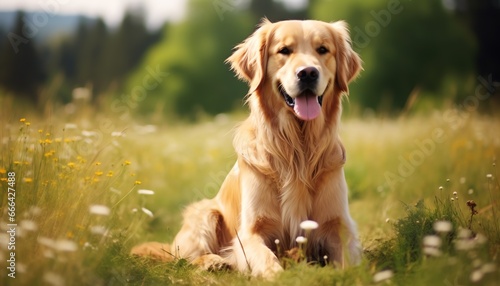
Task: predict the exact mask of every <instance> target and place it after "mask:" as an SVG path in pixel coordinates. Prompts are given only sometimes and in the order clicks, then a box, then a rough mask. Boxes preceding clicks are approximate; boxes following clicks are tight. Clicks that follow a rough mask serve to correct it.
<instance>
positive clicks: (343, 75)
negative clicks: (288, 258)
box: [330, 21, 362, 93]
mask: <svg viewBox="0 0 500 286" xmlns="http://www.w3.org/2000/svg"><path fill="white" fill-rule="evenodd" d="M330 27H331V29H332V32H333V34H334V35H333V36H334V39H335V42H336V43H335V44H336V45H337V54H336V61H337V75H336V84H337V85H338V87H339V89H340V91H342V92H345V93H349V87H348V84H349V82H351V81H352V80H353V79H354V78H356V76H357V75H358V73H359V72H360V71H361V70H362V67H361V59H360V58H359V56H358V54H357V53H356V52H355V51H354V50H353V49H352V46H351V37H350V36H349V30H348V28H347V24H346V22H344V21H337V22H334V23H331V24H330Z"/></svg>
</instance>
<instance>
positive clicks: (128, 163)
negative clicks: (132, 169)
mask: <svg viewBox="0 0 500 286" xmlns="http://www.w3.org/2000/svg"><path fill="white" fill-rule="evenodd" d="M130 164H132V162H130V161H129V160H125V162H123V165H125V166H128V165H130Z"/></svg>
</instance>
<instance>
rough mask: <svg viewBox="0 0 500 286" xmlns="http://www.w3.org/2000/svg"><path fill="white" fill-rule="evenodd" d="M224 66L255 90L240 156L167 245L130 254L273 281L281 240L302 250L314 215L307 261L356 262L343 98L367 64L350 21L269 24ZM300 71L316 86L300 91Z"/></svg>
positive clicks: (239, 138) (239, 141)
mask: <svg viewBox="0 0 500 286" xmlns="http://www.w3.org/2000/svg"><path fill="white" fill-rule="evenodd" d="M227 62H228V63H230V64H231V67H232V69H233V70H234V71H235V73H236V74H237V76H238V77H239V78H241V79H242V80H244V81H246V82H248V84H249V86H250V91H249V94H248V98H247V102H248V105H249V107H250V115H249V117H248V119H247V120H246V121H244V122H243V123H242V124H241V125H240V126H239V128H238V129H237V132H236V136H235V138H234V144H233V145H234V148H235V150H236V152H237V154H238V160H237V162H236V164H235V165H234V167H233V169H232V170H231V172H230V173H229V174H228V176H227V178H226V180H225V181H224V183H223V184H222V186H221V189H220V191H219V193H218V194H217V196H216V197H215V198H213V199H206V200H202V201H200V202H197V203H194V204H192V205H191V206H189V207H188V208H187V209H186V210H185V212H184V223H183V226H182V228H181V230H180V231H179V233H178V234H177V236H176V238H175V240H174V242H173V243H172V244H171V245H170V246H169V245H167V244H161V243H157V242H150V243H145V244H142V245H139V246H136V247H134V248H133V249H132V254H135V255H141V256H142V255H145V256H153V257H155V258H157V259H161V260H165V261H168V260H171V259H172V258H173V257H174V256H176V257H183V258H186V259H188V260H190V261H191V262H192V263H194V264H197V265H200V266H201V267H203V268H206V269H208V268H210V267H219V266H221V265H229V266H230V267H232V268H235V269H238V270H239V271H242V272H247V271H249V272H250V273H251V274H252V275H254V276H263V277H266V278H271V277H273V276H274V275H275V274H276V273H277V272H279V271H281V270H282V267H281V265H280V263H279V261H278V259H277V257H276V254H275V253H276V245H275V240H276V239H279V241H280V248H281V249H282V250H287V249H291V248H293V247H296V242H295V239H296V237H297V236H299V235H303V234H304V232H303V230H301V229H300V226H299V224H300V223H301V222H302V221H304V220H308V219H309V220H314V221H316V222H318V223H319V228H318V229H316V230H313V231H312V232H311V234H310V235H309V237H308V244H307V245H308V250H307V254H308V258H309V259H312V260H322V259H323V256H324V255H327V256H328V257H329V258H328V259H329V260H330V261H335V262H336V263H337V264H338V265H340V266H341V267H343V266H344V265H347V264H349V263H350V264H356V263H358V262H359V261H360V255H361V248H360V244H359V241H358V238H357V231H356V225H355V223H354V222H353V220H352V218H351V216H350V214H349V207H348V202H347V185H346V182H345V178H344V172H343V165H344V163H345V151H344V147H343V146H342V143H341V141H340V139H339V137H338V127H339V120H340V114H341V100H342V94H344V93H347V92H348V87H347V86H348V83H349V82H350V81H351V80H352V79H354V78H355V77H356V75H357V74H358V72H359V71H360V69H361V61H360V59H359V57H358V55H357V54H356V53H355V52H354V51H353V50H352V48H351V44H350V38H349V34H348V31H347V28H346V25H345V23H344V22H342V21H338V22H335V23H325V22H320V21H311V20H308V21H282V22H277V23H271V22H269V21H268V20H263V22H262V23H261V25H260V27H259V28H258V29H257V30H256V31H255V32H254V33H253V34H252V35H251V36H250V37H249V38H248V39H246V40H245V41H244V42H243V43H241V44H239V45H238V46H237V47H236V48H235V51H234V53H233V55H231V56H230V57H229V58H228V59H227ZM305 68H309V69H307V70H306V69H305ZM302 70H304V71H306V75H308V76H310V77H311V79H310V81H311V82H313V83H311V84H309V83H307V88H302V89H301V88H300V86H301V85H300V84H302V83H300V80H299V79H298V78H300V76H299V72H300V71H302ZM302 75H304V73H303V74H302ZM306 80H308V79H306ZM299 83H300V84H299ZM302 86H304V84H302ZM301 96H302V99H301V98H300V97H301ZM305 96H309V97H308V98H309V99H307V100H306V99H305ZM285 99H287V100H288V101H289V104H287V103H286V102H285ZM321 99H322V102H321ZM300 100H302V101H301V102H299V101H300ZM312 100H314V101H312ZM304 102H306V103H307V104H306V105H304ZM317 104H319V105H317ZM309 105H311V106H312V107H311V106H309ZM318 106H319V107H318ZM315 108H316V109H315ZM317 108H320V112H319V114H317V113H315V112H316V111H317V110H318V109H317ZM315 110H316V111H315ZM304 113H307V114H306V115H304ZM311 114H312V115H311ZM308 116H309V117H311V118H309V117H308ZM304 118H307V119H304Z"/></svg>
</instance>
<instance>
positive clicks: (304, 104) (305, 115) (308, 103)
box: [278, 83, 326, 120]
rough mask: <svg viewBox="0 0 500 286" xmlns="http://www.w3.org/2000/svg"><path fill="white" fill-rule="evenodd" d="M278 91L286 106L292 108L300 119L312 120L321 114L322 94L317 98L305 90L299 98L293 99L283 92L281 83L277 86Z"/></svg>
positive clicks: (310, 91)
mask: <svg viewBox="0 0 500 286" xmlns="http://www.w3.org/2000/svg"><path fill="white" fill-rule="evenodd" d="M278 89H279V91H280V93H281V95H282V96H283V98H284V99H285V103H286V105H288V106H289V107H291V108H293V111H294V112H295V114H296V115H297V117H299V118H300V119H302V120H313V119H314V118H316V117H318V116H319V114H320V113H321V107H322V106H323V95H324V94H322V95H319V96H318V95H316V93H314V92H313V91H312V90H310V89H306V90H304V91H302V92H301V93H300V94H299V96H297V97H295V98H293V97H291V96H290V95H289V94H288V93H287V92H286V91H285V88H284V87H283V85H282V84H281V83H279V84H278ZM325 90H326V89H325Z"/></svg>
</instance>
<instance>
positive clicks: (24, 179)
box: [23, 178, 33, 183]
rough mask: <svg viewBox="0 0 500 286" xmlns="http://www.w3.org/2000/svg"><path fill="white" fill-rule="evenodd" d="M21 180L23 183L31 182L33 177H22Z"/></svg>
mask: <svg viewBox="0 0 500 286" xmlns="http://www.w3.org/2000/svg"><path fill="white" fill-rule="evenodd" d="M23 181H24V182H25V183H31V182H33V179H32V178H23Z"/></svg>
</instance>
